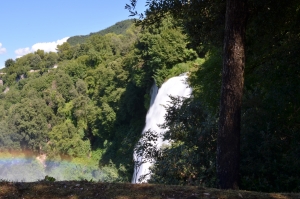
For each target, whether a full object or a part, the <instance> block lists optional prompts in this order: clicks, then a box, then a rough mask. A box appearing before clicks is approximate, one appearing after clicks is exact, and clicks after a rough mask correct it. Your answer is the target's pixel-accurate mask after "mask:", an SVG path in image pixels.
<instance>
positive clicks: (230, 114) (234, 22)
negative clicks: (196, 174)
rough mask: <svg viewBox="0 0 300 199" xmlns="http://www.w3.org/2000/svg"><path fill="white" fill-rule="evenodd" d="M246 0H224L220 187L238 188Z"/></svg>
mask: <svg viewBox="0 0 300 199" xmlns="http://www.w3.org/2000/svg"><path fill="white" fill-rule="evenodd" d="M246 1H247V0H227V5H226V22H225V38H224V49H223V72H222V88H221V102H220V115H219V116H220V120H219V132H218V148H217V175H218V180H219V186H220V188H221V189H238V188H239V160H240V131H241V103H242V96H243V86H244V68H245V28H246V16H247V8H246Z"/></svg>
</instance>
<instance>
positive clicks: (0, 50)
mask: <svg viewBox="0 0 300 199" xmlns="http://www.w3.org/2000/svg"><path fill="white" fill-rule="evenodd" d="M3 53H6V48H3V47H2V43H0V55H1V54H3Z"/></svg>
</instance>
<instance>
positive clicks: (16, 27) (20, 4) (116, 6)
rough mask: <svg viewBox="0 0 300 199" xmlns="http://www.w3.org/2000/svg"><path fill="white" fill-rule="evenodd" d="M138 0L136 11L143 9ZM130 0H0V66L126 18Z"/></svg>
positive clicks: (143, 1)
mask: <svg viewBox="0 0 300 199" xmlns="http://www.w3.org/2000/svg"><path fill="white" fill-rule="evenodd" d="M145 1H146V0H138V4H137V11H138V12H144V10H145V7H144V6H145ZM129 2H130V0H110V1H109V0H106V1H104V0H48V1H46V0H39V1H37V0H26V1H23V0H1V1H0V17H1V23H0V68H3V67H4V63H5V61H6V60H7V59H9V58H12V59H16V58H17V57H20V56H22V55H24V54H26V53H30V52H33V51H36V50H37V49H43V50H45V51H47V52H49V51H54V50H55V47H56V45H57V44H61V43H62V42H64V41H66V39H67V38H68V37H71V36H75V35H87V34H89V33H91V32H97V31H99V30H102V29H105V28H107V27H109V26H111V25H114V24H115V23H116V22H119V21H122V20H125V19H129V18H130V17H129V12H128V10H125V8H124V7H125V5H126V3H128V4H129Z"/></svg>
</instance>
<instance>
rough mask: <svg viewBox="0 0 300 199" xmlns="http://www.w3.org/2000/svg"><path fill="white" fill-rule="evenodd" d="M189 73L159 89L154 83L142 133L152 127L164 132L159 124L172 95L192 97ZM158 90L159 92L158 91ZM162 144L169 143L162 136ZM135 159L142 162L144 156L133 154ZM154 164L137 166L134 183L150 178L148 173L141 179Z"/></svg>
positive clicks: (159, 144)
mask: <svg viewBox="0 0 300 199" xmlns="http://www.w3.org/2000/svg"><path fill="white" fill-rule="evenodd" d="M186 79H187V75H186V74H183V75H180V76H177V77H173V78H171V79H169V80H168V81H167V82H165V83H164V84H163V85H162V86H161V88H160V89H159V90H158V89H157V86H156V85H153V86H152V88H151V102H150V109H149V111H148V113H147V116H146V125H145V127H144V129H143V132H142V135H143V134H144V133H145V132H147V131H148V130H150V129H151V131H154V132H156V133H157V134H158V135H159V134H160V135H161V134H162V133H163V132H164V131H165V129H161V128H160V127H159V126H158V125H159V124H163V123H164V122H165V114H166V109H165V108H164V106H165V105H168V104H169V102H170V97H169V96H170V95H171V96H174V97H176V96H180V97H190V95H191V93H192V89H191V88H190V87H189V86H188V84H187V82H186ZM157 90H158V92H157ZM162 144H167V143H166V141H163V138H162V137H161V136H160V137H159V138H158V140H157V147H158V148H160V147H161V146H162ZM133 158H134V161H135V162H136V163H140V164H141V160H142V159H143V157H137V155H136V154H135V153H134V154H133ZM151 165H152V163H150V162H146V163H142V164H141V165H140V166H139V167H138V168H137V166H135V168H134V173H133V177H132V181H131V182H132V183H144V182H147V181H148V180H149V179H150V175H147V176H146V177H145V178H144V179H143V180H142V181H141V182H140V181H139V179H140V177H141V176H144V175H146V174H148V173H149V171H150V170H149V168H150V166H151Z"/></svg>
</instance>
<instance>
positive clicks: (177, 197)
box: [0, 181, 300, 199]
mask: <svg viewBox="0 0 300 199" xmlns="http://www.w3.org/2000/svg"><path fill="white" fill-rule="evenodd" d="M0 198H1V199H2V198H11V199H13V198H24V199H30V198H39V199H43V198H45V199H46V198H47V199H49V198H56V199H60V198H69V199H79V198H86V199H88V198H100V199H110V198H115V199H147V198H151V199H181V198H182V199H200V198H203V199H229V198H233V199H260V198H261V199H293V198H300V194H298V193H259V192H252V191H242V190H239V191H234V190H219V189H210V188H203V187H197V186H171V185H153V184H129V183H95V182H88V181H56V182H49V181H39V182H26V183H25V182H6V181H2V182H0Z"/></svg>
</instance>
